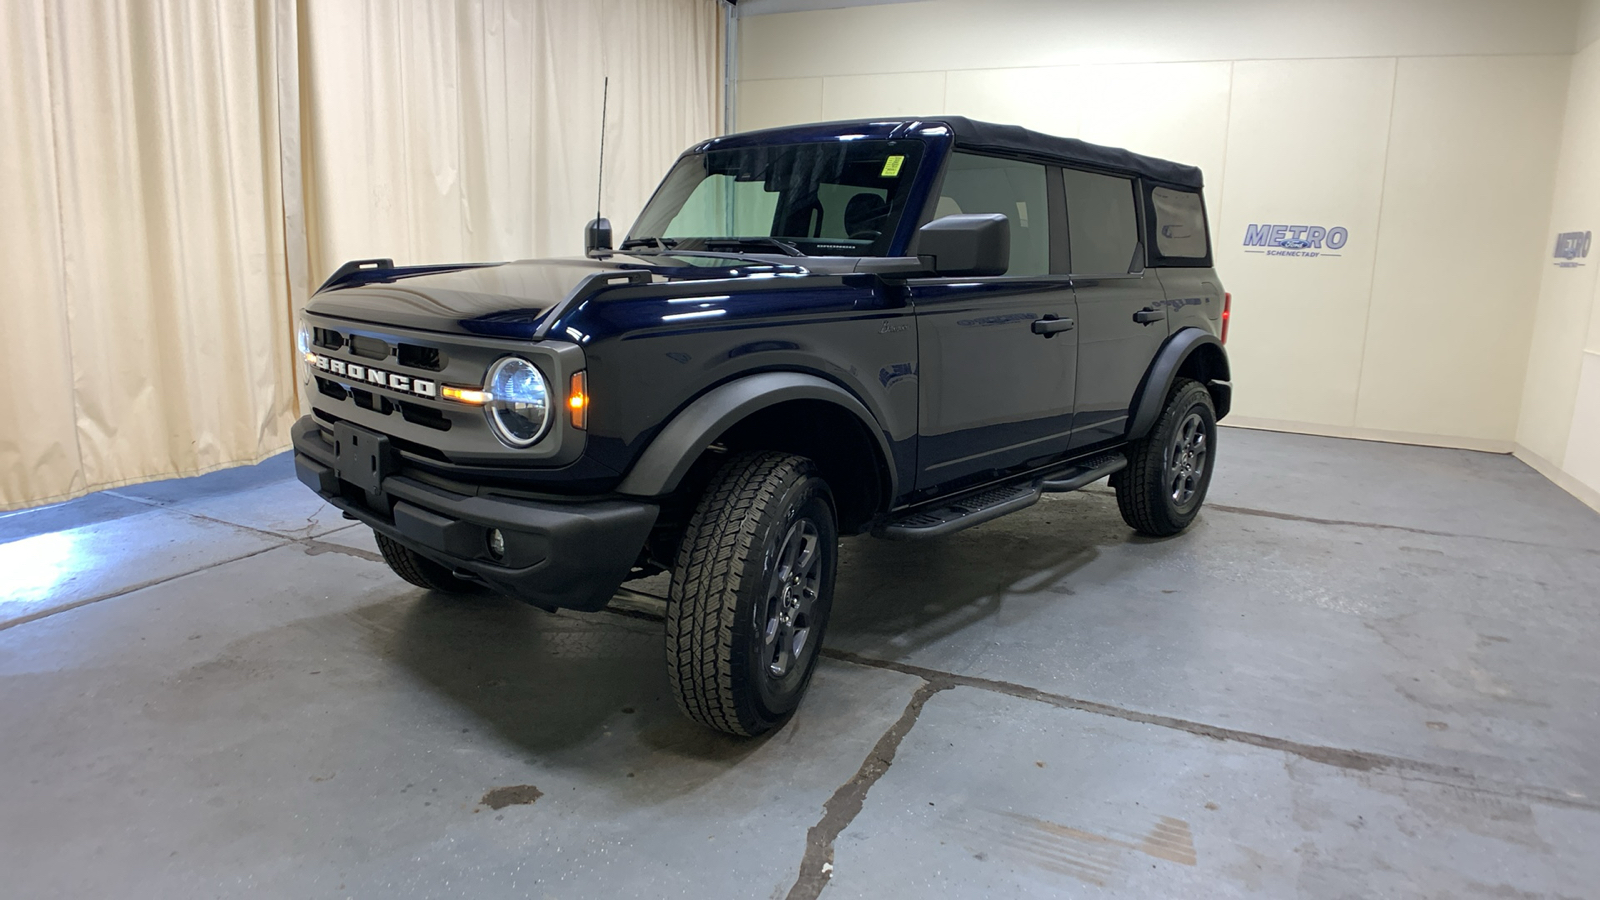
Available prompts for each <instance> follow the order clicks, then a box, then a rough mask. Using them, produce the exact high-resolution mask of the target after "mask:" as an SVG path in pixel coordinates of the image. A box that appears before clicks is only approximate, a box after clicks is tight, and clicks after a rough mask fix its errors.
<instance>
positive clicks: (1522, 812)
mask: <svg viewBox="0 0 1600 900" xmlns="http://www.w3.org/2000/svg"><path fill="white" fill-rule="evenodd" d="M1220 443H1221V453H1220V456H1219V463H1218V468H1217V473H1216V479H1215V483H1214V485H1213V488H1212V494H1211V503H1210V505H1209V506H1208V507H1207V509H1206V511H1205V512H1204V513H1203V514H1202V516H1201V518H1200V520H1199V521H1198V523H1197V524H1196V525H1195V527H1193V528H1192V529H1190V531H1189V532H1188V533H1186V534H1184V535H1182V536H1180V537H1178V538H1175V539H1171V540H1166V541H1150V540H1145V539H1140V538H1135V537H1133V536H1132V535H1131V533H1130V532H1129V531H1128V530H1127V529H1126V528H1125V527H1124V526H1123V524H1122V522H1121V520H1120V519H1119V518H1118V516H1117V513H1116V507H1115V502H1114V500H1113V499H1112V498H1111V497H1110V495H1109V494H1108V493H1107V491H1106V489H1105V488H1104V486H1099V487H1096V488H1092V489H1090V490H1089V491H1086V492H1083V493H1079V494H1073V495H1065V496H1060V497H1056V498H1052V499H1050V500H1048V501H1047V502H1045V503H1041V504H1040V505H1038V506H1036V507H1034V508H1033V509H1031V510H1028V511H1026V512H1024V513H1020V514H1017V515H1014V516H1011V517H1008V518H1006V519H1002V520H1000V521H998V522H995V523H992V524H990V525H987V526H984V527H981V528H978V529H974V530H972V531H968V532H965V533H963V534H960V535H957V536H955V537H952V538H950V539H947V540H944V541H942V542H933V543H924V544H893V543H885V542H879V541H873V540H870V539H850V540H848V541H846V543H845V549H844V553H843V559H842V565H841V569H840V583H839V588H838V600H837V602H836V612H835V620H834V622H833V625H832V628H831V631H830V633H829V635H828V648H827V653H828V656H827V658H826V659H825V660H824V661H823V662H822V664H821V666H820V669H819V671H818V674H817V677H816V680H815V682H814V683H813V687H812V692H811V695H810V697H809V698H808V699H807V701H806V704H805V706H804V707H803V708H802V709H801V711H800V713H799V714H798V715H797V716H796V718H795V719H794V721H793V722H792V723H791V724H790V725H789V726H788V727H787V728H785V729H784V730H783V731H781V732H780V733H778V734H776V735H773V736H771V737H768V738H766V739H763V740H756V741H739V740H734V739H730V738H725V737H723V736H720V735H716V734H712V733H710V732H707V731H704V730H702V729H700V728H698V727H697V726H694V725H692V724H690V723H688V722H687V721H686V720H684V719H682V718H681V717H680V716H679V714H678V712H677V710H676V709H675V708H674V707H673V704H672V699H671V696H670V693H669V691H668V689H667V685H666V682H665V672H664V661H663V651H662V637H661V626H660V624H659V622H658V621H655V620H653V619H652V618H651V615H652V610H653V607H654V604H655V601H652V600H650V599H648V598H644V599H641V598H639V597H633V598H630V599H626V600H619V607H620V608H619V609H618V611H615V612H606V613H600V614H594V615H574V614H569V613H562V614H559V615H547V614H544V613H541V612H538V611H536V610H534V609H531V608H529V607H525V606H522V605H520V604H517V603H514V602H509V601H501V600H495V599H481V600H460V599H450V598H445V597H441V596H437V595H431V594H428V593H426V592H423V591H419V590H416V589H413V588H411V587H410V586H408V585H406V584H405V583H403V582H401V581H400V580H399V579H397V578H396V577H394V576H393V575H391V574H390V573H389V571H388V569H386V568H385V567H384V566H383V564H382V563H381V562H379V561H377V557H376V554H375V553H374V546H373V544H372V539H371V535H370V533H369V532H367V531H366V530H365V529H364V528H359V527H348V526H349V523H348V522H345V521H343V520H342V519H341V518H340V517H339V516H338V514H337V513H336V512H334V511H332V510H331V509H330V508H328V507H325V506H323V505H321V504H320V503H319V502H318V501H316V500H315V498H314V497H313V496H312V495H311V494H310V493H309V492H307V491H306V490H305V489H304V488H302V487H301V486H300V485H299V484H298V483H297V482H295V481H294V480H293V477H292V475H291V472H290V466H289V463H288V461H287V459H285V458H281V457H280V458H277V459H274V460H272V461H270V462H268V463H266V464H263V465H262V466H258V467H255V468H252V469H239V470H233V471H229V472H224V473H218V474H215V475H210V476H205V477H203V478H198V479H190V480H187V481H176V482H166V483H161V484H154V485H146V486H142V487H137V488H126V489H121V490H116V491H108V492H104V493H101V494H97V495H94V496H91V497H88V498H85V499H83V500H79V501H74V502H72V503H68V504H64V505H61V506H57V507H51V508H46V509H40V510H32V511H27V512H22V513H15V514H10V515H5V516H3V517H0V722H3V725H0V873H4V874H3V876H0V884H3V885H4V886H3V887H0V894H3V895H4V896H7V897H30V898H31V897H53V896H69V897H83V896H96V897H112V896H114V897H121V898H131V897H161V898H170V897H200V896H237V895H244V894H251V895H264V896H296V897H324V896H326V897H345V896H356V897H383V898H393V897H423V896H470V897H511V896H518V897H520V896H532V897H544V896H551V897H584V896H606V897H634V896H640V897H663V896H678V895H685V896H693V897H730V898H761V897H774V898H781V897H785V896H789V897H815V896H818V894H819V893H820V894H822V895H824V896H826V897H829V898H834V897H840V898H842V897H872V898H881V897H888V896H910V897H945V896H988V895H1032V896H1096V897H1098V896H1120V897H1148V896H1161V897H1234V896H1256V897H1274V898H1281V897H1290V896H1305V897H1396V896H1405V897H1412V896H1415V897H1492V898H1531V897H1596V896H1600V652H1597V651H1596V647H1597V645H1600V616H1597V615H1596V613H1597V612H1600V516H1597V515H1596V514H1595V513H1593V512H1591V511H1590V510H1588V509H1587V508H1585V507H1583V506H1582V505H1581V504H1579V503H1578V502H1577V501H1575V500H1573V499H1572V498H1570V497H1568V496H1567V495H1566V494H1564V493H1563V492H1561V491H1560V490H1559V489H1557V488H1556V487H1554V486H1553V485H1551V484H1549V483H1548V482H1546V481H1545V480H1543V479H1542V478H1540V477H1539V476H1538V475H1536V474H1535V473H1534V472H1532V471H1531V470H1529V469H1527V468H1525V467H1524V466H1522V465H1521V464H1520V463H1518V462H1516V461H1515V460H1512V459H1510V458H1508V457H1502V456H1492V455H1485V454H1477V453H1469V452H1464V451H1448V450H1432V449H1422V448H1415V447H1401V446H1393V445H1385V444H1370V443H1359V442H1351V441H1339V440H1328V439H1319V438H1309V437H1299V436H1291V435H1280V434H1268V433H1261V432H1249V431H1242V430H1237V429H1228V430H1226V431H1225V433H1224V434H1223V435H1222V439H1221V442H1220ZM636 587H638V588H640V589H641V590H644V591H646V592H649V591H659V590H660V586H659V584H651V583H642V584H639V585H636ZM891 763H892V765H891Z"/></svg>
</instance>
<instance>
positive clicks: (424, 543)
mask: <svg viewBox="0 0 1600 900" xmlns="http://www.w3.org/2000/svg"><path fill="white" fill-rule="evenodd" d="M290 435H291V437H292V439H293V441H294V450H295V455H294V468H295V475H296V477H298V478H299V479H300V481H301V482H303V483H304V484H305V485H306V486H307V487H309V488H311V489H312V490H313V491H316V492H317V494H318V495H319V496H321V497H322V499H324V500H326V501H327V502H329V503H331V504H333V506H335V507H336V508H338V509H340V510H342V511H344V512H346V513H349V514H350V515H351V516H354V517H355V518H356V519H358V520H359V521H361V522H362V523H364V524H366V525H368V526H370V527H371V528H372V529H373V530H374V531H376V532H378V533H379V534H382V535H385V536H386V537H389V538H391V539H393V540H395V541H398V542H399V543H401V544H404V545H405V546H407V547H410V548H411V549H412V550H415V551H416V552H418V553H420V554H422V555H423V556H425V557H427V558H429V559H431V560H433V561H435V562H437V563H439V564H440V565H444V566H448V567H450V568H451V569H455V570H464V571H466V572H469V573H471V574H472V575H473V576H474V577H476V578H478V579H480V580H482V581H483V582H484V583H485V584H488V585H489V586H490V587H492V588H494V589H496V590H498V591H501V592H503V593H505V594H509V595H511V596H513V597H517V598H519V599H521V600H525V601H527V602H529V603H532V604H534V605H535V606H541V607H545V608H549V609H555V608H568V609H580V610H597V609H600V608H601V607H603V606H605V605H606V603H607V602H608V601H609V600H610V599H611V595H612V594H614V593H615V592H616V589H617V588H618V586H620V585H621V584H622V582H623V580H624V579H625V578H627V576H628V573H629V572H630V571H631V570H632V568H633V564H634V563H635V562H636V561H637V560H638V557H639V551H640V549H641V548H643V546H644V543H645V539H646V538H647V537H649V535H650V529H651V528H652V527H654V525H655V521H656V516H657V515H658V514H659V512H660V509H659V507H657V506H655V505H653V504H650V503H642V502H636V501H626V500H594V501H587V502H575V503H553V502H540V501H533V500H523V499H520V498H513V497H496V496H468V495H463V494H455V493H451V492H448V491H443V490H440V489H438V488H435V487H431V486H429V485H425V484H423V483H422V482H420V481H416V480H414V479H411V478H407V477H405V476H404V475H390V476H388V477H387V478H384V479H383V481H382V500H383V502H380V503H376V504H373V503H371V502H370V499H369V496H368V494H367V493H366V492H364V491H361V490H360V489H351V486H347V485H345V484H344V483H342V482H340V480H339V478H338V476H337V475H336V474H335V471H334V458H333V456H334V453H333V447H332V445H330V444H329V443H328V442H327V441H326V440H325V439H324V438H323V436H322V430H321V428H320V426H319V425H318V424H317V422H316V420H315V419H313V418H311V417H310V416H307V417H305V418H303V419H301V420H300V421H298V422H296V423H295V424H294V425H293V427H292V428H291V429H290ZM490 528H498V529H500V530H501V531H502V533H503V534H504V536H505V539H506V554H505V559H504V560H503V561H502V562H497V561H495V560H493V559H491V558H489V554H488V548H487V542H486V540H485V535H486V534H487V533H488V530H489V529H490Z"/></svg>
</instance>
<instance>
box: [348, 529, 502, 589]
mask: <svg viewBox="0 0 1600 900" xmlns="http://www.w3.org/2000/svg"><path fill="white" fill-rule="evenodd" d="M373 536H374V537H376V538H377V539H378V552H379V553H382V554H383V561H384V562H386V563H388V564H389V568H390V569H392V570H393V571H394V573H395V574H396V575H399V576H400V577H401V578H404V579H405V580H406V581H409V582H411V583H412V584H414V585H416V586H417V587H419V588H427V589H428V590H430V591H440V592H442V593H446V594H481V593H483V590H484V588H483V585H480V584H477V583H476V582H472V581H467V580H466V579H464V578H457V577H456V576H454V575H452V574H450V570H449V569H447V568H445V567H444V566H441V565H439V564H438V563H436V562H434V561H433V560H431V559H428V558H427V557H425V556H422V555H421V554H419V553H417V552H416V551H415V550H412V549H411V548H410V547H407V546H406V545H404V544H401V543H399V542H397V541H394V540H392V539H390V538H388V537H385V536H384V535H381V534H374V535H373Z"/></svg>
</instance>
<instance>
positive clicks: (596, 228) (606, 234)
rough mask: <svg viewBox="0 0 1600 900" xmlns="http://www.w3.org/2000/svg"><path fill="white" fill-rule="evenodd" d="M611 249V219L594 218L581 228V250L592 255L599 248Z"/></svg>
mask: <svg viewBox="0 0 1600 900" xmlns="http://www.w3.org/2000/svg"><path fill="white" fill-rule="evenodd" d="M610 249H611V220H610V219H595V220H594V221H592V222H590V223H589V224H588V225H586V226H584V229H583V252H584V253H585V254H587V255H590V256H593V255H594V254H595V253H596V252H598V251H601V250H610Z"/></svg>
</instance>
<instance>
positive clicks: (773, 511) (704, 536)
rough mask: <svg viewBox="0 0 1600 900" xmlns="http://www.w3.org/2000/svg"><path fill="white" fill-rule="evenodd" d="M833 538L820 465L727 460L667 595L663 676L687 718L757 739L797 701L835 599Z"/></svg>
mask: <svg viewBox="0 0 1600 900" xmlns="http://www.w3.org/2000/svg"><path fill="white" fill-rule="evenodd" d="M838 545H839V536H838V528H837V526H836V525H835V523H834V510H833V495H832V494H831V492H830V491H829V490H828V484H827V482H825V481H823V480H822V478H821V477H819V476H818V475H817V470H816V466H815V465H813V464H812V462H811V461H810V460H808V459H806V458H804V457H800V456H794V455H792V454H787V453H772V452H763V453H749V454H743V455H740V456H737V457H734V458H733V459H731V460H729V461H728V462H727V463H726V464H724V465H723V467H722V468H721V469H719V470H718V471H717V474H716V475H715V476H714V477H713V478H712V479H711V483H710V485H708V486H707V487H706V490H705V493H704V494H703V495H701V498H700V502H699V504H698V505H697V507H696V509H695V512H694V516H693V517H692V518H691V519H690V520H689V526H688V528H687V529H686V530H685V532H684V535H683V543H682V544H681V546H680V547H679V549H678V558H677V561H676V564H675V565H674V567H673V571H672V588H671V590H670V592H669V594H668V599H667V675H668V678H669V680H670V681H671V682H672V692H673V696H674V697H675V698H676V699H677V701H678V706H679V707H680V708H681V709H682V710H683V711H684V712H685V713H686V714H688V716H689V718H691V719H694V720H695V721H697V722H699V723H701V724H703V725H706V726H709V727H711V728H715V729H717V730H718V731H725V732H728V733H729V734H737V735H743V736H753V735H757V734H761V733H762V732H765V731H768V730H770V729H772V728H774V727H776V726H778V725H781V724H783V722H784V721H785V720H786V719H787V718H788V717H789V716H790V715H791V714H792V713H793V712H794V710H795V708H796V707H798V706H799V705H800V698H801V697H802V696H803V695H804V694H805V691H806V686H807V685H808V684H810V682H811V672H812V669H813V668H815V666H816V662H817V651H818V649H819V648H820V647H821V646H822V635H823V631H824V629H825V628H826V627H827V624H828V611H829V609H830V608H831V607H832V604H833V579H834V572H835V569H836V566H837V556H838V552H837V551H838Z"/></svg>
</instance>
